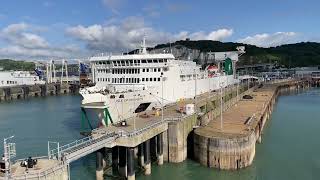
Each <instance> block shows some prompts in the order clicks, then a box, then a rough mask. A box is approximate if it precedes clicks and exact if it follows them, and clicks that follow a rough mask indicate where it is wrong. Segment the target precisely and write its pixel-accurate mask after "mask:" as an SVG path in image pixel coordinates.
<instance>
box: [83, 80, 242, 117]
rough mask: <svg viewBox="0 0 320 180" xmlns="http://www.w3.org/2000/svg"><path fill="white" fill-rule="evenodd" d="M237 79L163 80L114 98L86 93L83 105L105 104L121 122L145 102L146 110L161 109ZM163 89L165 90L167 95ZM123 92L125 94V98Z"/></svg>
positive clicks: (134, 114)
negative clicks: (175, 81)
mask: <svg viewBox="0 0 320 180" xmlns="http://www.w3.org/2000/svg"><path fill="white" fill-rule="evenodd" d="M236 82H237V80H236V79H234V78H233V75H229V76H219V77H212V78H204V79H197V80H190V81H184V82H181V83H177V84H176V85H172V84H168V83H166V81H164V82H163V84H162V83H160V85H158V86H157V87H154V88H152V89H145V90H138V91H134V92H126V93H123V94H122V93H117V94H114V98H110V97H111V96H113V94H108V95H103V94H102V93H92V94H82V96H83V101H82V104H83V105H90V104H101V105H102V104H103V106H104V107H107V108H108V111H109V113H110V115H111V118H112V120H113V123H117V122H119V121H122V120H125V119H128V118H131V117H133V116H136V115H137V113H135V110H136V109H137V108H138V107H139V105H141V104H149V105H148V108H147V109H146V110H151V109H157V108H161V107H162V103H163V106H165V105H167V104H170V103H175V102H177V101H179V100H181V99H192V98H194V97H195V95H197V96H198V95H201V94H203V93H206V92H211V91H213V90H218V89H220V85H221V86H222V87H226V86H227V85H232V84H234V83H236ZM162 89H163V90H164V91H163V94H162V91H161V90H162ZM120 95H123V98H121V96H120ZM162 95H163V98H162Z"/></svg>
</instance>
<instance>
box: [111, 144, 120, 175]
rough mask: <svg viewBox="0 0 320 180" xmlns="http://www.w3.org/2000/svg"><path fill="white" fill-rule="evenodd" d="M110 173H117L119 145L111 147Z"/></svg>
mask: <svg viewBox="0 0 320 180" xmlns="http://www.w3.org/2000/svg"><path fill="white" fill-rule="evenodd" d="M112 174H113V175H118V174H119V147H118V146H115V147H113V148H112Z"/></svg>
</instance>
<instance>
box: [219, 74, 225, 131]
mask: <svg viewBox="0 0 320 180" xmlns="http://www.w3.org/2000/svg"><path fill="white" fill-rule="evenodd" d="M219 85H220V129H221V131H222V130H223V117H222V111H223V101H222V95H223V85H224V82H221V76H220V78H219Z"/></svg>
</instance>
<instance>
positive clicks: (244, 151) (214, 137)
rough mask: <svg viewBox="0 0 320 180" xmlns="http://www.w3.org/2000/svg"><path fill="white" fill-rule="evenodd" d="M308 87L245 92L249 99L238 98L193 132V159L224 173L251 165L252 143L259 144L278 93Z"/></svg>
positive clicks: (281, 85) (284, 85) (294, 83)
mask: <svg viewBox="0 0 320 180" xmlns="http://www.w3.org/2000/svg"><path fill="white" fill-rule="evenodd" d="M309 86H310V84H309V83H308V82H305V81H291V82H283V83H278V84H266V85H264V86H263V87H260V88H257V89H255V90H254V91H252V92H250V93H247V95H249V96H250V97H251V98H252V99H251V98H248V99H241V100H240V101H238V102H237V103H235V104H234V106H233V107H231V108H229V109H228V110H227V111H226V112H224V113H223V116H222V117H223V118H221V117H220V115H218V117H216V118H215V117H213V118H212V119H211V120H210V122H209V123H208V124H207V125H205V126H203V127H199V128H197V129H196V130H195V131H194V137H193V138H194V139H193V141H194V159H195V160H196V161H198V162H199V163H200V164H202V165H204V166H207V167H213V168H218V169H226V170H232V169H240V168H244V167H247V166H249V165H251V164H252V161H253V159H254V156H255V153H256V152H255V144H256V142H258V143H261V142H262V132H263V128H264V127H265V124H266V122H267V121H268V120H269V119H270V115H271V113H272V110H273V108H274V104H275V102H276V99H277V97H278V96H279V93H280V92H281V91H282V90H287V89H291V90H292V89H299V88H304V87H309ZM212 112H214V110H213V111H212ZM212 112H208V113H212ZM208 113H207V114H208ZM221 120H222V121H221Z"/></svg>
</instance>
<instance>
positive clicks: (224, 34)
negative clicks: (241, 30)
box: [190, 29, 233, 41]
mask: <svg viewBox="0 0 320 180" xmlns="http://www.w3.org/2000/svg"><path fill="white" fill-rule="evenodd" d="M232 34H233V30H232V29H218V30H216V31H211V32H209V33H205V32H203V31H199V32H195V33H192V34H190V38H191V39H193V40H215V41H222V40H224V39H226V38H228V37H230V36H231V35H232Z"/></svg>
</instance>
